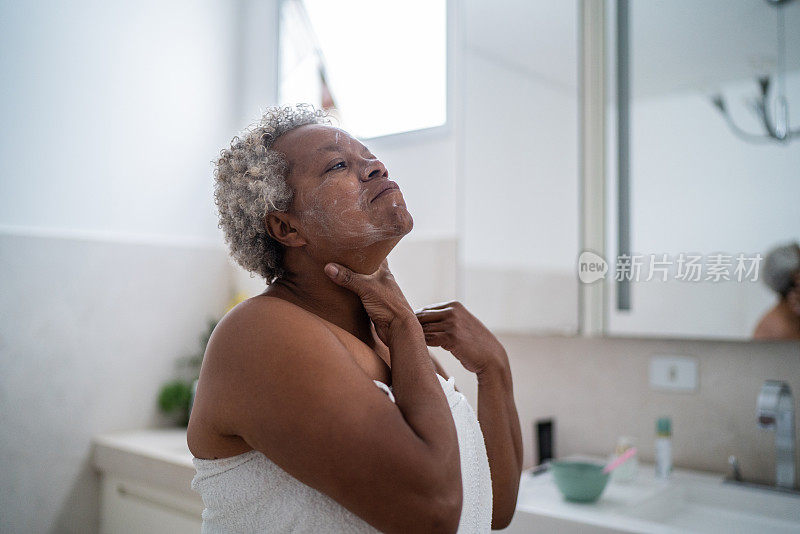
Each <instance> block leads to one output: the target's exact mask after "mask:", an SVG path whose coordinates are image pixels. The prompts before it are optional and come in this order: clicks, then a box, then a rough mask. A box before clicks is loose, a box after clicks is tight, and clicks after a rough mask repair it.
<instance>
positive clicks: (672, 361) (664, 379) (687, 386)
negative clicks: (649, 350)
mask: <svg viewBox="0 0 800 534" xmlns="http://www.w3.org/2000/svg"><path fill="white" fill-rule="evenodd" d="M650 387H651V388H653V389H663V390H667V391H696V390H697V360H696V359H695V358H690V357H688V356H672V355H656V356H651V357H650Z"/></svg>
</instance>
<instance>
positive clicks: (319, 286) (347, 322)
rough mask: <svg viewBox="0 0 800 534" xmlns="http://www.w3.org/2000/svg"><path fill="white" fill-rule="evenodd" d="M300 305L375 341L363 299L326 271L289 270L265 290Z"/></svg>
mask: <svg viewBox="0 0 800 534" xmlns="http://www.w3.org/2000/svg"><path fill="white" fill-rule="evenodd" d="M262 294H263V295H267V296H271V297H277V298H281V299H283V300H287V301H289V302H292V303H293V304H296V305H298V306H300V307H301V308H303V309H305V310H307V311H309V312H311V313H313V314H314V315H316V316H318V317H321V318H322V319H325V320H326V321H329V322H331V323H333V324H335V325H336V326H338V327H339V328H342V329H343V330H346V331H347V332H350V333H351V334H352V335H354V336H355V337H357V338H358V339H360V340H361V341H363V342H364V343H366V344H367V345H371V343H372V339H373V338H372V331H371V326H370V318H369V315H367V312H366V310H365V309H364V305H363V304H362V303H361V299H360V298H359V297H358V295H356V294H355V293H353V292H352V291H350V290H348V289H345V288H343V287H340V286H338V285H336V284H334V283H333V282H332V281H331V280H330V279H329V278H328V276H327V275H326V274H325V273H324V272H323V270H322V267H320V269H319V273H314V272H300V273H298V272H295V273H287V274H286V275H285V276H282V277H280V278H278V279H276V280H275V281H274V282H273V283H272V284H271V285H270V286H269V287H268V288H267V289H266V291H264V293H262Z"/></svg>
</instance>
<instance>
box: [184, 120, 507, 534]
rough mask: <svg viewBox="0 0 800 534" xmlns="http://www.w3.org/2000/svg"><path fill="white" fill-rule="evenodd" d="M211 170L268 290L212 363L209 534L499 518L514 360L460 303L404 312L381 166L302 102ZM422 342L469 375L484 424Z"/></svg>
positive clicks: (224, 208) (445, 528)
mask: <svg viewBox="0 0 800 534" xmlns="http://www.w3.org/2000/svg"><path fill="white" fill-rule="evenodd" d="M215 176H216V188H215V198H216V204H217V207H218V209H219V215H220V221H221V224H220V226H221V228H222V229H223V230H224V232H225V235H226V240H227V242H228V244H229V245H230V249H231V253H232V255H233V257H234V258H235V259H236V260H237V261H238V262H239V263H240V264H241V265H242V266H243V267H244V268H245V269H247V270H248V271H251V272H255V273H257V274H259V275H261V276H263V277H264V278H265V280H266V282H267V284H268V287H267V288H266V290H265V291H264V292H263V293H262V294H260V295H258V296H256V297H253V298H251V299H249V300H247V301H245V302H243V303H241V304H239V305H238V306H237V307H236V308H234V309H233V310H231V311H230V312H229V313H228V314H227V315H226V316H225V317H224V318H223V319H222V321H220V323H219V325H217V327H216V329H215V330H214V333H213V335H212V336H211V339H210V341H209V343H208V348H207V350H206V354H205V358H204V361H203V368H202V371H201V373H200V381H199V383H198V387H197V394H196V398H195V402H194V408H193V410H192V416H191V420H190V422H189V429H188V443H189V448H190V450H191V451H192V454H193V455H194V456H195V458H194V463H195V467H196V469H197V474H196V476H195V478H194V480H193V481H192V487H193V488H194V489H195V490H196V491H198V492H199V493H200V494H201V495H202V497H203V501H204V503H205V510H204V512H203V530H204V532H288V531H291V532H375V531H376V530H378V531H383V532H455V531H456V530H458V531H459V532H488V531H489V530H490V528H495V529H499V528H503V527H505V526H507V525H508V523H509V522H510V521H511V518H512V516H513V514H514V509H515V505H516V499H517V489H518V485H519V477H520V470H521V464H522V444H521V437H520V430H519V422H518V418H517V413H516V407H515V405H514V398H513V394H512V384H511V372H510V370H509V364H508V358H507V356H506V353H505V350H504V349H503V347H502V345H501V344H500V343H499V342H498V341H497V339H496V338H495V337H494V336H493V335H492V334H491V333H490V332H489V331H488V330H487V329H486V328H485V327H484V326H483V325H482V324H481V323H480V322H479V321H478V320H477V319H476V318H475V317H474V316H472V315H471V314H470V313H469V312H468V311H467V310H466V309H465V308H464V307H463V306H462V305H461V304H459V303H458V302H451V303H448V304H445V305H439V306H431V307H428V308H423V309H422V310H421V311H419V312H417V313H416V314H415V312H414V311H412V309H411V308H410V306H409V304H408V302H407V301H406V299H405V297H404V296H403V293H402V292H401V290H400V288H399V287H398V285H397V283H396V282H395V280H394V278H393V277H392V274H391V272H390V271H389V267H388V265H387V262H386V256H387V254H388V253H389V251H391V250H392V248H393V247H394V246H395V245H396V244H397V243H398V242H399V241H400V239H402V237H403V236H404V235H406V234H408V233H409V232H410V231H411V228H412V226H413V220H412V218H411V215H410V214H409V212H408V210H407V209H406V205H405V202H404V200H403V195H402V193H401V192H400V189H399V187H398V185H397V184H396V183H395V182H393V181H391V180H390V179H389V172H388V171H387V170H386V167H385V166H384V165H383V163H382V162H381V161H380V160H379V159H378V158H377V157H375V155H373V154H372V153H371V152H370V150H369V149H368V148H367V147H365V146H364V145H363V144H361V143H360V142H359V141H357V140H356V139H354V138H353V137H351V136H350V135H348V134H347V133H346V132H344V131H342V130H340V129H337V128H334V127H332V126H330V125H328V124H327V120H326V119H325V117H324V115H323V114H322V113H320V112H318V111H315V110H314V109H313V108H311V107H310V106H297V107H286V108H273V109H270V110H268V111H267V113H266V114H265V115H264V116H263V118H262V119H261V120H260V122H258V123H257V124H256V125H255V126H253V127H251V128H250V129H249V130H248V131H247V132H246V133H245V134H243V135H242V136H241V137H240V138H234V140H233V143H232V145H231V147H230V148H229V149H226V150H224V151H223V152H222V154H221V157H220V158H219V161H218V162H217V167H216V172H215ZM427 345H430V346H441V347H444V348H445V349H447V350H449V351H450V352H452V353H453V355H455V357H456V358H457V359H458V360H459V361H460V362H461V363H462V364H463V365H464V367H465V368H466V369H468V370H469V371H471V372H474V373H476V374H477V378H478V415H479V416H480V423H479V422H478V418H476V415H475V412H474V411H473V409H472V407H471V406H470V405H469V403H468V402H467V400H466V399H465V398H464V396H463V395H462V394H461V393H460V392H458V391H457V390H455V387H454V383H453V379H452V378H447V377H446V375H444V371H443V370H442V369H441V367H440V366H438V364H437V363H436V362H435V361H434V360H433V359H432V356H431V355H430V353H429V351H428V348H427ZM437 370H438V371H439V372H438V373H437V372H436V371H437ZM443 375H444V376H443Z"/></svg>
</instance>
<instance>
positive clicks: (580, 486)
mask: <svg viewBox="0 0 800 534" xmlns="http://www.w3.org/2000/svg"><path fill="white" fill-rule="evenodd" d="M603 467H604V466H602V465H598V464H591V463H588V462H573V461H568V460H560V461H555V462H550V470H551V471H552V472H553V479H554V480H555V481H556V486H558V489H559V490H560V491H561V493H562V494H563V495H564V498H565V499H566V500H568V501H572V502H594V501H596V500H597V499H599V498H600V495H601V494H602V493H603V490H604V489H606V484H608V477H609V475H608V474H604V473H603Z"/></svg>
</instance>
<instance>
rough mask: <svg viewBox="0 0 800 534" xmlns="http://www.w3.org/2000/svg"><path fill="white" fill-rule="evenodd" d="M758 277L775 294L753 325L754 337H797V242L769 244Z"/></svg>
mask: <svg viewBox="0 0 800 534" xmlns="http://www.w3.org/2000/svg"><path fill="white" fill-rule="evenodd" d="M762 272H763V275H762V279H763V280H764V283H765V284H766V285H767V287H769V288H770V289H771V290H773V291H774V292H775V294H776V295H777V297H778V302H776V303H775V305H774V306H773V307H772V308H770V309H769V310H768V311H767V313H766V314H764V316H763V317H762V318H761V320H760V321H759V322H758V325H756V329H755V331H754V332H753V338H754V339H800V244H798V243H797V242H794V243H787V244H785V245H781V246H778V247H775V248H773V249H772V250H770V251H769V253H768V254H767V256H766V258H764V268H763V271H762Z"/></svg>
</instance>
